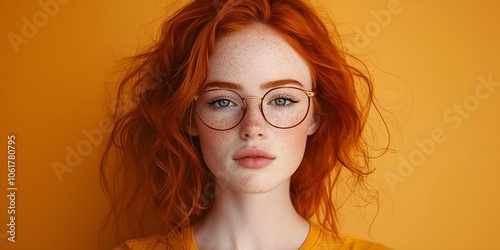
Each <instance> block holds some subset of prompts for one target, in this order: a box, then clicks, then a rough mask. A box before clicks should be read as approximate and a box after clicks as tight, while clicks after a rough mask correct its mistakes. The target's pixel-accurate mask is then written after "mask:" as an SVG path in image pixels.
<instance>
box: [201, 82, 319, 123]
mask: <svg viewBox="0 0 500 250" xmlns="http://www.w3.org/2000/svg"><path fill="white" fill-rule="evenodd" d="M314 95H315V93H314V92H311V91H307V90H304V89H300V88H296V87H277V88H273V89H270V90H269V91H267V92H266V93H265V94H264V96H263V97H262V98H261V97H258V96H246V97H241V96H240V95H239V94H238V93H236V92H235V91H233V90H228V89H210V90H207V91H205V92H203V93H201V94H200V95H198V96H195V98H194V101H195V102H196V113H197V114H198V117H199V118H200V120H201V122H203V124H205V125H206V126H207V127H209V128H211V129H214V130H219V131H224V130H229V129H232V128H234V127H236V126H238V124H240V122H241V121H242V120H243V117H244V116H245V112H246V108H247V107H246V100H247V99H259V100H260V105H259V108H260V111H261V113H262V116H263V117H264V120H266V121H267V123H269V124H270V125H271V126H273V127H276V128H281V129H288V128H293V127H295V126H297V125H299V124H300V123H302V121H304V119H305V118H306V116H307V113H308V112H309V107H310V106H311V101H310V98H311V97H313V96H314Z"/></svg>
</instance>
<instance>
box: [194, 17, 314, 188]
mask: <svg viewBox="0 0 500 250" xmlns="http://www.w3.org/2000/svg"><path fill="white" fill-rule="evenodd" d="M280 80H293V81H281V82H278V83H276V82H277V81H280ZM222 82H223V83H224V84H221V83H222ZM294 82H295V83H294ZM270 83H275V84H270ZM276 84H277V85H278V86H290V87H298V88H301V89H305V90H309V91H311V90H312V83H311V73H310V71H309V68H308V66H307V64H306V62H305V61H304V60H303V59H302V58H301V57H300V56H299V54H298V53H297V52H295V51H294V50H293V48H292V47H291V46H290V45H289V44H288V43H287V42H286V41H285V40H283V39H282V38H281V37H280V36H279V35H278V33H276V32H275V31H273V30H272V29H271V28H269V27H267V26H265V25H262V24H255V25H252V26H251V27H249V28H247V29H245V30H242V31H239V32H233V33H230V34H228V35H226V36H224V37H222V38H221V39H220V40H219V41H218V42H217V43H216V46H215V50H214V52H213V54H212V56H211V58H210V70H209V74H208V76H207V81H206V83H205V85H204V89H203V90H212V89H231V90H233V91H234V92H236V93H238V94H239V95H240V96H241V97H246V96H255V97H259V98H260V97H262V96H263V95H264V94H265V93H266V92H267V91H268V90H269V89H271V88H273V87H277V86H276ZM271 85H272V86H271ZM210 98H212V97H210ZM272 98H274V97H272ZM276 98H283V96H278V97H276ZM312 98H314V97H312ZM207 100H208V99H206V100H205V102H203V103H202V105H209V106H208V107H209V108H210V109H214V112H218V110H216V109H215V108H221V106H222V107H225V106H226V105H227V106H230V107H231V106H233V105H234V103H232V100H222V101H221V100H220V99H217V100H215V99H210V100H208V101H207ZM228 101H230V102H228ZM240 101H241V99H240ZM271 101H272V104H273V105H275V104H283V103H287V102H288V103H291V102H290V101H293V100H286V99H272V100H271ZM245 103H246V112H245V114H244V116H243V118H242V120H241V122H240V123H239V124H238V125H237V126H236V127H234V128H232V129H229V130H225V131H217V130H214V129H212V128H209V127H208V126H206V125H205V124H204V123H203V122H202V121H201V120H200V118H199V117H197V118H196V131H194V133H195V134H196V135H198V137H199V139H200V145H201V151H202V154H203V158H204V160H205V163H206V164H207V166H208V168H209V169H210V170H211V171H212V173H213V174H214V175H215V176H216V178H217V183H218V185H219V187H222V188H226V187H227V188H231V189H233V190H235V191H238V192H242V193H263V192H267V191H270V190H272V189H274V188H276V187H278V186H279V185H287V184H288V183H289V179H290V177H291V176H292V174H293V173H294V172H295V171H296V170H297V168H298V166H299V164H300V162H301V161H302V157H303V155H304V150H305V146H306V141H307V136H308V135H310V134H312V133H314V132H315V130H316V124H317V123H316V122H315V121H314V119H313V114H312V110H313V107H312V101H311V102H310V103H311V107H310V109H309V112H308V114H307V116H306V118H305V120H304V121H303V122H302V123H300V124H299V125H298V126H296V127H293V128H289V129H280V128H276V127H273V126H271V125H270V124H269V123H267V122H266V120H265V119H264V117H263V116H262V113H261V111H260V109H259V104H260V100H259V99H254V98H247V99H245ZM267 104H269V103H263V105H267ZM214 106H216V107H214ZM272 107H276V106H272ZM280 108H281V109H286V107H281V106H280ZM211 117H213V116H211ZM206 119H211V118H210V117H209V118H206ZM268 119H269V117H268ZM280 119H281V120H283V119H285V118H280ZM204 120H205V119H204Z"/></svg>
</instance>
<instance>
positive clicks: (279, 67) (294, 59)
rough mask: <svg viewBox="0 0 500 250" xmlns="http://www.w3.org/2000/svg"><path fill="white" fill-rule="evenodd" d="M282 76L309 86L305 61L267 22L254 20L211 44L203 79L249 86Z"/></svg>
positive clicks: (309, 80)
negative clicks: (254, 21)
mask: <svg viewBox="0 0 500 250" xmlns="http://www.w3.org/2000/svg"><path fill="white" fill-rule="evenodd" d="M282 79H293V80H296V81H299V82H300V83H302V84H303V85H304V87H305V88H306V89H311V88H312V84H311V73H310V71H309V67H308V66H307V63H306V62H305V61H304V59H303V58H302V57H300V55H299V54H298V53H297V52H296V51H295V50H294V49H293V48H292V47H291V46H290V45H289V44H288V43H287V42H286V41H285V40H284V39H283V38H282V37H281V36H280V35H279V34H278V33H277V32H275V31H274V30H272V29H271V28H269V27H268V26H266V25H263V24H254V25H252V26H250V27H248V28H246V29H244V30H241V31H237V32H232V33H230V34H228V35H225V36H223V37H222V38H220V39H219V40H218V41H217V43H216V44H215V49H214V51H213V53H212V55H211V56H210V70H209V74H208V76H207V82H212V81H224V82H232V83H237V84H241V85H243V87H244V88H249V89H252V88H254V87H259V86H260V85H262V84H265V83H267V82H271V81H277V80H282Z"/></svg>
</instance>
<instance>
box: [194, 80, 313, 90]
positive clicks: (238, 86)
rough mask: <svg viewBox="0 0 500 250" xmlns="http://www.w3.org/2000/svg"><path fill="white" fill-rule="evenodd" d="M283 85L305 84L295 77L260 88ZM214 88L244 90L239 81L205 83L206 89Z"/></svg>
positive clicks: (301, 85)
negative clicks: (294, 78)
mask: <svg viewBox="0 0 500 250" xmlns="http://www.w3.org/2000/svg"><path fill="white" fill-rule="evenodd" d="M283 85H295V86H298V87H301V88H304V85H303V84H302V83H300V82H299V81H297V80H293V79H282V80H277V81H270V82H266V83H264V84H262V85H260V89H262V90H265V89H270V88H275V87H281V86H283ZM212 88H227V89H233V90H243V86H242V85H241V84H238V83H232V82H223V81H212V82H209V83H207V84H205V86H204V89H212Z"/></svg>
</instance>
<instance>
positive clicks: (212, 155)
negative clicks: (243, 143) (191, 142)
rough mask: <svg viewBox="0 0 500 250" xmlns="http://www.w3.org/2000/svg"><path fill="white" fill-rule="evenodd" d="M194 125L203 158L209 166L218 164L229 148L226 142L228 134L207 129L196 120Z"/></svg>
mask: <svg viewBox="0 0 500 250" xmlns="http://www.w3.org/2000/svg"><path fill="white" fill-rule="evenodd" d="M196 125H197V128H198V138H199V140H200V148H201V153H202V155H203V160H204V161H205V163H206V164H207V165H208V167H209V168H211V166H217V165H219V163H220V161H221V160H222V159H224V154H225V153H227V152H228V150H229V148H230V146H229V143H228V141H229V140H228V138H229V135H227V133H225V132H220V131H215V130H212V129H209V128H207V127H206V126H204V125H203V124H201V123H200V124H199V123H198V122H197V124H196Z"/></svg>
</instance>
